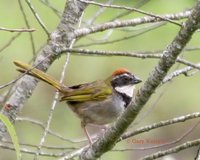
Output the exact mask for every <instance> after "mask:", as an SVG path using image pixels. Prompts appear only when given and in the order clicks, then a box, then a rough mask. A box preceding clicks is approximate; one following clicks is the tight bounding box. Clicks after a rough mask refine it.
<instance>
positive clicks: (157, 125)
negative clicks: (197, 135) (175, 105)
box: [120, 112, 200, 140]
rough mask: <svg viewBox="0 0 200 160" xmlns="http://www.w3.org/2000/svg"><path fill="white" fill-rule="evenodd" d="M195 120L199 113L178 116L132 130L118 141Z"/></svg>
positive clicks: (199, 116) (199, 115)
mask: <svg viewBox="0 0 200 160" xmlns="http://www.w3.org/2000/svg"><path fill="white" fill-rule="evenodd" d="M195 118H200V112H195V113H192V114H188V115H185V116H180V117H176V118H173V119H169V120H165V121H160V122H158V123H154V124H151V125H148V126H145V127H141V128H139V129H136V130H134V131H133V132H127V133H125V134H123V135H122V136H121V138H120V140H124V139H127V138H129V137H132V136H135V135H137V134H140V133H144V132H148V131H150V130H153V129H157V128H160V127H164V126H168V125H171V124H176V123H182V122H185V121H187V120H192V119H195Z"/></svg>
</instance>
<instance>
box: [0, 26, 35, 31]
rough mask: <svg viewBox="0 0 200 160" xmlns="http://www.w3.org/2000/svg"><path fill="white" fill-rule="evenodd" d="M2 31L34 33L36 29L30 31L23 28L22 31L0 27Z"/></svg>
mask: <svg viewBox="0 0 200 160" xmlns="http://www.w3.org/2000/svg"><path fill="white" fill-rule="evenodd" d="M0 30H1V31H9V32H34V31H35V28H30V29H27V28H22V29H17V28H14V29H11V28H4V27H0Z"/></svg>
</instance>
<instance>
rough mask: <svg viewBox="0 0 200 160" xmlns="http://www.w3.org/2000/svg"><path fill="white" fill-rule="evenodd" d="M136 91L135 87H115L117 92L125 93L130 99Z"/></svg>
mask: <svg viewBox="0 0 200 160" xmlns="http://www.w3.org/2000/svg"><path fill="white" fill-rule="evenodd" d="M134 89H135V86H134V85H127V86H121V87H115V90H116V91H117V92H120V93H124V94H126V95H127V96H129V97H132V96H133V91H134Z"/></svg>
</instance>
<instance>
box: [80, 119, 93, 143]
mask: <svg viewBox="0 0 200 160" xmlns="http://www.w3.org/2000/svg"><path fill="white" fill-rule="evenodd" d="M81 127H82V128H83V130H84V132H85V135H86V136H87V139H88V141H89V143H90V146H91V145H92V139H91V138H90V135H89V133H88V131H87V129H86V124H85V122H83V121H82V122H81Z"/></svg>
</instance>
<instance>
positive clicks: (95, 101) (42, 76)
mask: <svg viewBox="0 0 200 160" xmlns="http://www.w3.org/2000/svg"><path fill="white" fill-rule="evenodd" d="M14 64H15V65H16V66H17V67H19V68H18V69H17V70H18V71H19V72H21V73H26V74H28V75H30V76H33V77H35V78H37V79H39V80H42V81H44V82H46V83H48V84H49V85H51V86H53V87H54V88H55V89H56V90H57V91H58V92H59V93H60V95H61V98H60V101H61V102H62V101H65V102H66V103H67V104H68V106H69V108H70V109H71V110H72V111H73V112H74V113H75V114H76V115H77V116H78V117H79V118H80V119H81V127H82V128H83V130H84V132H85V134H86V137H87V139H88V141H89V143H90V145H91V144H92V143H93V142H92V139H91V138H90V135H89V133H88V131H87V129H86V125H89V124H91V125H97V126H102V125H107V124H111V123H113V122H114V121H115V120H116V119H117V118H118V117H119V116H120V115H121V114H122V113H123V112H124V110H125V109H126V108H127V107H128V106H129V104H130V103H131V101H132V98H133V96H134V90H135V85H136V84H138V83H140V82H142V80H141V79H140V78H138V77H137V76H135V75H134V74H133V73H131V72H130V71H128V69H126V68H118V69H117V70H115V71H114V72H113V73H112V74H111V75H110V76H109V77H108V78H106V79H103V80H96V81H93V82H90V83H84V84H78V85H73V86H65V85H63V84H62V83H60V82H59V81H57V80H56V79H54V78H53V77H51V76H50V75H48V74H47V73H44V72H43V71H41V70H39V69H37V68H35V67H33V66H31V65H29V64H26V63H24V62H21V61H14Z"/></svg>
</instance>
